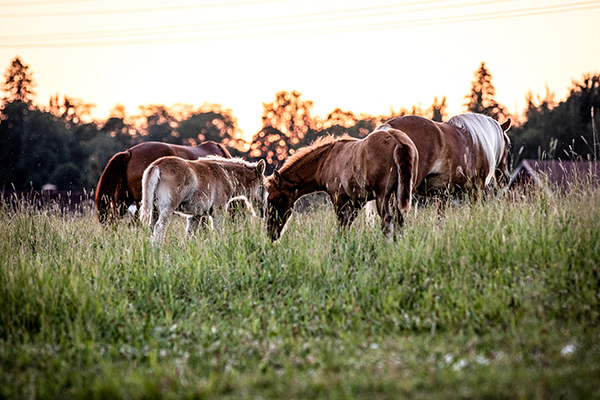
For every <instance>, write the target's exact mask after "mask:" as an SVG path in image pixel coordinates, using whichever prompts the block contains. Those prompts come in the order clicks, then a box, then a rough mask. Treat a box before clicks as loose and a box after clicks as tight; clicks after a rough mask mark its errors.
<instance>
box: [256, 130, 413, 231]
mask: <svg viewBox="0 0 600 400" xmlns="http://www.w3.org/2000/svg"><path fill="white" fill-rule="evenodd" d="M418 159H419V157H418V154H417V150H416V148H415V145H414V144H413V142H412V141H411V140H410V139H409V138H408V137H407V136H406V135H405V134H404V133H403V132H401V131H399V130H396V129H391V128H390V129H386V130H377V131H375V132H373V133H371V134H370V135H369V136H367V137H366V138H364V139H360V140H359V139H354V138H351V137H348V136H342V137H339V138H333V137H327V138H324V139H319V140H317V141H316V142H315V143H314V144H312V145H311V146H308V147H305V148H303V149H300V150H299V151H298V152H296V153H295V154H294V155H293V156H291V157H290V158H289V159H288V160H286V162H285V163H284V165H283V167H282V168H281V169H280V170H279V171H274V172H273V175H271V176H270V177H268V178H267V179H266V180H265V186H266V188H267V192H268V194H267V216H266V219H267V230H268V233H269V236H270V237H271V240H277V239H278V238H279V236H280V235H281V231H282V229H283V227H284V225H285V223H286V221H287V220H288V218H289V217H290V215H291V212H292V207H293V204H294V202H295V201H296V200H297V199H298V198H300V197H301V196H303V195H305V194H308V193H312V192H316V191H324V192H327V193H328V194H329V197H330V198H331V201H332V203H333V206H334V209H335V212H336V213H337V217H338V223H339V226H340V228H346V227H348V226H349V225H350V224H352V222H353V221H354V218H355V217H356V215H357V214H358V211H360V209H361V208H362V207H363V206H364V205H365V203H366V202H367V201H369V200H373V199H375V200H376V202H377V211H378V213H379V216H380V217H381V228H382V230H383V233H384V235H385V237H386V238H387V239H388V240H389V239H390V237H391V236H392V235H393V234H394V222H395V223H396V224H397V225H398V227H399V228H401V227H402V225H403V223H404V219H403V218H404V217H403V215H404V214H405V213H407V212H408V211H409V209H410V200H411V196H412V190H413V185H414V182H415V178H416V176H417V173H418V171H417V170H418ZM392 194H395V195H396V198H397V199H398V200H399V201H397V202H396V209H397V210H396V212H395V213H394V214H395V219H394V218H393V217H392V213H391V212H390V209H389V200H390V197H391V195H392Z"/></svg>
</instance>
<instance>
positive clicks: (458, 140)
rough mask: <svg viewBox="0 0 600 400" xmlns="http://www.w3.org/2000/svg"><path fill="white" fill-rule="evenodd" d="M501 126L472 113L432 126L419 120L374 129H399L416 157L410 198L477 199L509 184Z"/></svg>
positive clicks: (401, 119) (507, 145)
mask: <svg viewBox="0 0 600 400" xmlns="http://www.w3.org/2000/svg"><path fill="white" fill-rule="evenodd" d="M511 123H512V121H511V119H510V118H508V119H507V120H506V121H505V122H504V123H502V124H500V123H498V121H496V120H494V119H492V118H490V117H488V116H485V115H482V114H475V113H465V114H460V115H457V116H454V117H452V118H450V119H449V120H448V122H446V123H443V122H434V121H431V120H429V119H427V118H423V117H419V116H414V115H411V116H404V117H398V118H393V119H391V120H388V121H386V122H385V123H384V124H383V125H382V126H381V127H379V128H377V129H386V127H388V129H399V130H401V131H402V132H404V133H405V134H406V135H407V136H408V137H409V138H410V139H411V140H412V142H413V143H414V144H415V146H416V147H417V151H418V152H419V172H418V176H417V178H416V182H417V184H416V188H415V193H417V194H420V195H424V196H431V195H439V194H442V195H445V194H453V193H462V192H471V193H474V194H476V193H477V192H478V191H481V190H483V189H484V188H485V187H486V186H488V185H489V184H491V183H503V182H505V183H508V178H509V177H510V174H509V171H508V151H509V148H510V139H509V138H508V136H507V135H506V131H507V130H508V129H509V128H510V126H511Z"/></svg>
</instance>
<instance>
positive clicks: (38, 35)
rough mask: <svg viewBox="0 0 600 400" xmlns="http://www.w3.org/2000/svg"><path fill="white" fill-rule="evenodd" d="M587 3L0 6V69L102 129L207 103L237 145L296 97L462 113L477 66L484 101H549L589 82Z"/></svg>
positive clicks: (598, 5) (8, 2)
mask: <svg viewBox="0 0 600 400" xmlns="http://www.w3.org/2000/svg"><path fill="white" fill-rule="evenodd" d="M598 21H600V1H581V2H578V1H566V0H547V1H541V0H509V1H502V0H500V1H473V0H429V1H426V0H420V1H419V0H415V1H395V2H394V1H389V0H371V1H369V2H365V1H359V0H343V1H342V0H340V1H334V0H321V1H301V0H239V1H236V0H223V1H219V0H203V1H190V0H169V1H155V0H139V1H138V0H121V1H116V0H102V1H101V0H0V69H2V70H3V71H4V70H6V68H8V66H9V64H10V62H11V60H12V59H13V58H14V57H15V56H16V55H18V56H19V57H21V59H22V60H23V62H24V63H25V64H27V65H29V66H30V68H31V70H32V71H33V74H34V79H35V80H36V82H37V87H36V91H37V94H38V96H37V103H38V104H47V103H48V99H49V97H50V96H51V95H54V94H56V93H59V94H60V95H67V96H71V97H78V98H81V99H82V100H84V101H86V102H89V103H94V104H96V108H95V109H94V116H95V117H97V118H106V117H107V115H108V111H109V110H110V109H111V108H112V107H114V106H115V104H117V103H120V104H123V105H125V106H126V111H127V112H128V114H137V113H138V106H140V105H147V104H165V105H167V106H170V105H172V104H174V103H189V104H193V105H195V106H200V105H201V104H203V103H206V102H208V103H218V104H221V105H222V106H223V107H225V108H229V109H232V110H233V113H234V115H235V116H236V117H237V118H238V122H239V126H240V128H241V129H242V130H243V132H244V134H245V136H246V137H247V138H249V137H251V136H252V135H253V134H254V133H256V132H257V131H258V130H259V129H260V124H261V120H260V116H261V112H262V109H263V106H262V103H264V102H271V101H273V100H274V98H275V93H276V92H278V91H280V90H288V91H291V90H297V91H299V92H301V93H302V97H303V98H304V99H306V100H312V101H313V102H314V113H315V114H318V115H321V116H326V115H327V114H328V113H329V112H331V111H332V110H333V109H334V108H336V107H340V108H342V109H343V110H346V111H352V112H354V113H356V114H360V113H370V114H386V113H389V112H390V108H393V109H395V110H398V109H399V108H400V107H410V106H412V105H416V104H419V103H420V104H421V105H422V106H423V107H429V106H430V105H431V103H432V102H433V98H434V97H435V96H437V97H440V98H441V97H443V96H446V97H447V104H448V112H449V114H450V115H454V114H458V113H460V112H462V111H463V107H462V105H463V103H464V96H465V95H467V94H468V93H469V89H470V84H471V81H472V79H473V74H474V72H475V70H476V69H477V68H478V67H479V64H480V63H481V62H485V63H486V65H487V67H488V68H489V70H490V72H491V73H492V75H493V83H494V85H495V87H496V92H497V100H498V101H499V102H500V103H502V104H504V105H505V106H507V107H508V108H509V110H510V111H511V112H513V113H516V112H521V111H522V109H523V107H524V104H525V95H526V93H527V91H529V90H531V91H533V93H534V94H544V92H545V86H546V85H547V86H548V87H549V88H550V89H551V90H552V91H554V92H555V93H556V97H557V99H558V100H562V99H564V98H565V96H566V95H567V92H568V89H569V87H570V85H571V81H572V80H573V79H580V78H581V77H582V75H583V74H584V73H596V72H599V71H600V52H599V51H598V43H599V42H600V24H599V23H598Z"/></svg>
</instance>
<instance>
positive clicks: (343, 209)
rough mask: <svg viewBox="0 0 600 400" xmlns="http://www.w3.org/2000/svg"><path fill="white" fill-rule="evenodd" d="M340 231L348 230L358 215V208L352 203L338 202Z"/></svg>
mask: <svg viewBox="0 0 600 400" xmlns="http://www.w3.org/2000/svg"><path fill="white" fill-rule="evenodd" d="M336 209H337V211H336V212H337V217H338V230H339V231H341V230H346V229H348V227H349V226H350V225H352V222H354V220H355V219H356V216H357V215H358V210H359V209H358V208H357V207H356V206H355V205H354V204H353V203H352V202H351V201H345V202H343V203H342V202H338V204H337V207H336Z"/></svg>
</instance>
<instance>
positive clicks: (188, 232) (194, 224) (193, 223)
mask: <svg viewBox="0 0 600 400" xmlns="http://www.w3.org/2000/svg"><path fill="white" fill-rule="evenodd" d="M204 218H205V216H204V215H193V216H191V217H188V218H187V227H186V229H185V239H186V240H190V239H192V238H193V237H194V236H195V235H196V231H197V230H198V226H199V225H200V224H201V223H203V221H204Z"/></svg>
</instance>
